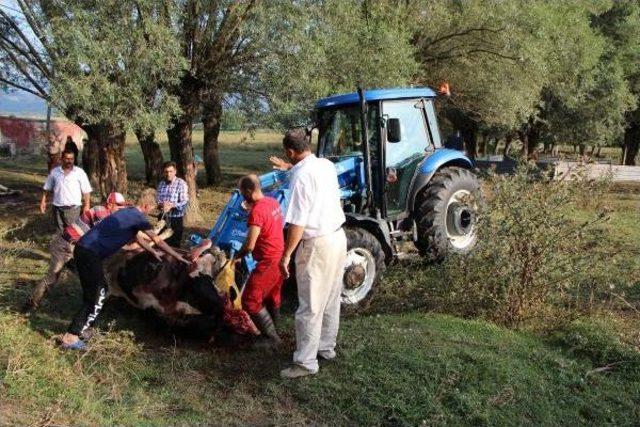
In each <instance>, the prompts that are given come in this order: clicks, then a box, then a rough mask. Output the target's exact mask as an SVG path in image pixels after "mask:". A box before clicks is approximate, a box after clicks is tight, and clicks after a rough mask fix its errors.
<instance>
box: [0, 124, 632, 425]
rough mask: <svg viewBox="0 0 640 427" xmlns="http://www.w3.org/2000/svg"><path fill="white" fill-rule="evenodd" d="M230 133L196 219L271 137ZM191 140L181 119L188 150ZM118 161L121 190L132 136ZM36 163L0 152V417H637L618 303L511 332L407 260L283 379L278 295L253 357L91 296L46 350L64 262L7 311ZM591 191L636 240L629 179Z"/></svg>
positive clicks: (26, 281)
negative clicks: (276, 341)
mask: <svg viewBox="0 0 640 427" xmlns="http://www.w3.org/2000/svg"><path fill="white" fill-rule="evenodd" d="M243 137H244V135H243V134H240V133H223V134H222V138H221V155H222V159H223V162H222V168H223V173H224V176H225V179H224V184H223V185H222V186H220V187H219V188H203V189H202V190H201V196H200V201H201V207H202V210H203V217H204V220H203V223H201V224H197V225H196V226H197V227H210V226H211V224H212V223H213V221H214V220H215V217H216V216H217V214H218V213H219V211H220V208H221V207H222V206H223V205H224V203H225V202H226V199H227V197H228V193H229V190H230V189H231V188H232V186H233V185H234V183H235V181H236V179H237V177H238V176H240V175H241V174H243V173H247V172H250V171H261V170H266V169H268V166H267V161H266V159H267V157H268V156H269V155H270V154H278V153H279V151H280V145H279V141H280V138H281V136H280V135H278V134H273V133H264V132H263V133H258V134H257V135H256V138H255V140H251V139H246V140H245V141H244V142H243V141H242V139H243ZM201 140H202V137H201V133H198V132H196V133H195V150H196V152H198V151H200V150H201ZM163 149H166V144H165V145H164V147H163ZM167 151H168V150H166V151H165V156H167V155H168V153H167ZM127 160H128V168H129V173H130V177H131V178H133V182H132V183H131V191H130V193H131V194H135V193H136V192H137V191H138V190H139V189H140V188H141V184H140V183H139V182H138V181H137V180H139V179H140V178H141V177H142V174H141V170H142V167H141V166H142V159H141V155H140V150H139V148H138V147H137V145H136V144H135V142H134V141H130V143H129V144H128V147H127ZM44 177H45V175H44V160H43V159H40V158H37V157H31V158H21V159H19V160H18V161H17V162H16V161H7V160H2V161H0V184H3V185H5V186H8V187H11V188H16V189H20V190H22V191H23V193H22V195H21V196H20V197H18V198H14V199H10V200H2V201H0V425H192V424H200V425H300V424H314V425H315V424H319V425H393V426H395V425H445V424H448V425H508V426H511V425H557V424H571V425H582V424H590V425H602V424H608V425H637V424H638V423H640V406H639V405H638V402H640V365H639V361H640V356H639V353H638V349H639V348H640V333H639V332H638V331H639V330H640V328H638V326H640V322H638V316H637V313H635V312H634V311H633V310H629V311H628V312H625V313H609V314H605V313H603V315H602V316H601V317H598V318H596V319H587V320H583V321H581V322H579V323H575V324H572V326H571V327H570V328H569V329H567V330H565V331H559V332H558V333H557V334H546V335H540V334H537V333H534V332H531V331H511V330H507V329H503V328H499V327H497V326H494V325H492V324H489V323H487V322H484V321H479V320H464V319H459V318H454V317H451V316H448V315H446V314H438V313H433V312H430V310H429V306H428V302H427V303H424V298H423V297H422V293H423V292H424V289H423V288H421V287H420V286H416V285H415V282H416V281H414V280H412V279H413V278H415V277H416V276H418V275H420V276H421V277H422V278H425V277H427V278H428V277H429V272H430V271H433V270H432V269H435V268H437V267H434V266H430V267H429V266H426V267H425V266H423V265H422V264H421V263H418V264H399V265H396V266H394V267H392V268H391V269H390V271H389V273H388V274H387V275H386V277H385V279H384V280H383V282H382V283H381V284H380V287H379V289H378V293H377V295H376V296H375V297H374V299H373V301H372V304H371V306H370V307H369V308H368V309H367V310H366V311H365V312H363V313H360V314H359V315H349V316H347V317H346V318H344V320H343V322H342V325H341V335H340V337H339V349H338V350H339V357H338V359H336V360H335V361H334V362H328V363H324V364H322V365H321V371H320V373H319V374H318V375H317V376H315V377H313V378H305V379H302V380H299V381H292V382H286V381H283V380H281V379H280V378H279V375H278V372H279V369H281V368H282V367H284V366H285V365H286V364H287V363H288V362H289V360H290V357H291V353H292V350H293V346H294V341H295V340H294V336H293V323H292V311H293V307H294V303H293V302H292V301H289V302H288V303H287V305H286V307H287V312H286V313H285V319H284V323H283V325H282V331H283V335H284V340H285V345H284V346H283V348H282V349H281V350H279V351H278V352H275V353H270V354H266V355H265V354H263V353H260V352H256V351H250V350H246V349H242V348H236V347H231V346H220V345H216V344H215V343H214V344H209V343H203V342H199V341H194V340H190V339H187V338H183V337H178V336H173V335H172V334H170V333H169V332H168V331H167V330H165V329H164V328H163V327H162V326H161V325H159V324H157V323H156V322H155V321H154V319H153V318H152V317H149V316H148V315H146V314H145V313H140V312H137V311H135V310H133V309H131V308H129V307H128V306H126V305H124V304H122V303H120V302H118V301H113V302H111V303H110V304H108V305H107V306H106V308H105V310H104V312H103V315H102V317H101V319H100V320H99V324H98V326H99V327H100V329H101V333H100V334H98V336H97V337H96V338H95V339H94V340H93V341H92V346H91V349H90V351H89V352H87V353H85V354H82V355H80V354H75V353H65V352H62V351H60V350H58V349H57V348H56V346H55V343H54V337H55V336H56V335H58V334H60V333H61V332H63V331H64V330H65V328H66V325H67V322H68V321H69V319H70V317H71V315H72V313H73V312H74V311H75V310H76V308H77V307H78V305H79V284H78V282H77V279H76V278H75V277H74V276H73V275H72V274H68V275H67V277H66V279H65V280H64V282H63V283H62V284H61V285H60V286H58V287H57V288H55V289H53V290H52V292H51V293H50V294H49V295H48V297H47V299H46V302H45V303H44V305H43V306H42V307H41V309H40V310H38V311H37V312H35V313H33V314H31V315H30V316H25V315H22V314H20V313H19V311H18V308H19V307H20V305H21V303H22V302H23V301H24V300H25V299H26V297H27V295H28V293H29V291H30V289H31V286H32V285H33V283H34V281H36V280H37V279H39V278H40V277H41V276H42V275H43V274H44V272H45V268H46V265H47V261H48V254H47V244H48V241H49V237H50V234H51V231H52V226H51V224H50V218H49V216H42V215H39V214H38V213H37V201H38V196H39V188H40V186H41V185H42V183H43V181H44ZM607 197H608V198H610V202H611V206H612V210H613V216H612V220H611V222H610V223H609V224H607V232H609V233H615V234H616V235H617V236H618V237H620V239H623V240H624V241H626V242H631V243H634V242H638V241H639V239H640V217H639V216H638V215H637V212H638V211H639V209H640V194H639V193H638V191H637V189H634V188H622V187H620V188H618V189H617V190H616V192H614V193H610V194H608V195H607ZM585 256H588V254H585ZM436 285H437V284H436ZM423 303H424V304H423ZM603 368H606V369H603Z"/></svg>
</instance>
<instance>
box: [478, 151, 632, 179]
mask: <svg viewBox="0 0 640 427" xmlns="http://www.w3.org/2000/svg"><path fill="white" fill-rule="evenodd" d="M476 164H477V166H478V167H479V168H481V169H488V168H492V169H494V170H495V171H496V172H497V173H500V174H502V173H505V174H509V173H513V171H514V170H515V168H516V166H517V162H516V161H515V160H513V159H511V158H508V157H505V158H504V159H501V160H498V159H486V160H478V161H477V162H476ZM536 164H537V165H538V167H539V168H540V169H542V170H548V171H550V172H551V171H552V173H553V176H554V178H556V179H561V178H563V179H571V178H572V177H573V176H577V172H578V171H579V170H580V168H582V167H584V174H585V175H586V177H587V178H589V179H595V178H602V177H608V176H609V177H611V180H612V181H613V182H640V166H622V165H614V164H610V163H587V164H585V163H581V162H576V161H565V160H557V159H544V160H540V161H538V162H536Z"/></svg>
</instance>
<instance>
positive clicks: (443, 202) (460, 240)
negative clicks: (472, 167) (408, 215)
mask: <svg viewBox="0 0 640 427" xmlns="http://www.w3.org/2000/svg"><path fill="white" fill-rule="evenodd" d="M479 203H480V185H479V183H478V179H477V178H476V176H475V175H474V174H473V173H472V172H471V171H469V170H467V169H462V168H458V167H448V168H444V169H441V170H440V171H438V172H437V173H436V174H435V175H434V176H433V178H432V179H431V182H430V183H429V185H428V186H427V187H426V188H425V189H424V190H423V191H422V192H421V193H420V194H419V195H418V199H417V201H416V208H415V213H414V216H415V220H416V225H417V227H418V240H417V241H416V242H415V243H416V247H417V248H418V250H419V251H420V254H421V255H422V256H425V257H428V258H430V259H432V260H440V259H442V258H443V257H444V256H445V255H446V254H447V253H451V252H453V253H461V254H464V253H468V252H469V251H470V250H471V249H473V247H474V246H475V243H476V239H477V236H476V221H477V212H478V205H479Z"/></svg>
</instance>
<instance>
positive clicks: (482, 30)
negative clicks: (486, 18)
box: [428, 27, 502, 46]
mask: <svg viewBox="0 0 640 427" xmlns="http://www.w3.org/2000/svg"><path fill="white" fill-rule="evenodd" d="M485 31H486V32H489V33H494V34H495V33H498V32H500V31H502V29H501V28H500V29H497V30H493V29H491V28H484V27H480V28H469V29H467V30H464V31H460V32H458V33H451V34H447V35H446V36H442V37H439V38H437V39H435V40H433V41H430V42H428V45H429V46H433V45H435V44H438V43H440V42H443V41H445V40H449V39H452V38H454V37H462V36H466V35H469V34H471V33H474V32H485Z"/></svg>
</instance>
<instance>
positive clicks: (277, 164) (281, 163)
mask: <svg viewBox="0 0 640 427" xmlns="http://www.w3.org/2000/svg"><path fill="white" fill-rule="evenodd" d="M269 161H270V162H271V165H272V166H273V168H274V169H276V170H281V171H288V170H289V169H291V168H292V167H293V165H292V164H291V163H289V162H287V161H286V160H283V159H281V158H280V157H278V156H271V157H269Z"/></svg>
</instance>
